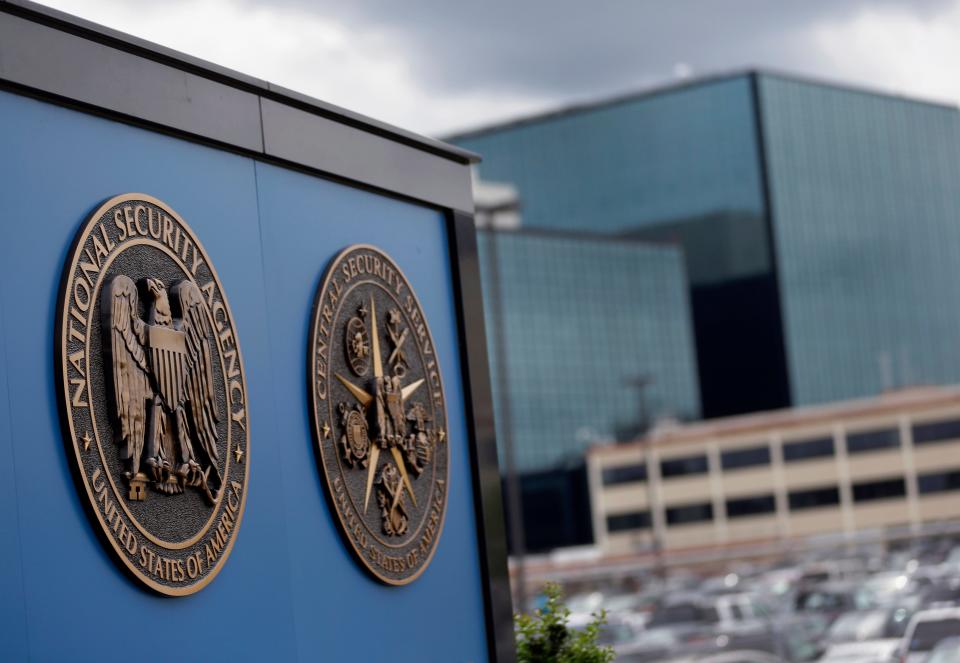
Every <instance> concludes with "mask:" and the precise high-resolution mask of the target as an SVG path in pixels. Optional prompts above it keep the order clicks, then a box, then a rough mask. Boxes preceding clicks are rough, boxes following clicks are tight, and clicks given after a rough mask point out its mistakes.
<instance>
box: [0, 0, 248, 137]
mask: <svg viewBox="0 0 960 663" xmlns="http://www.w3.org/2000/svg"><path fill="white" fill-rule="evenodd" d="M0 78H2V79H5V80H7V81H10V82H12V83H18V84H20V85H23V86H26V87H29V88H33V89H36V90H40V91H42V92H48V93H51V94H55V95H57V96H60V97H65V98H67V99H69V100H71V101H76V102H80V103H84V104H90V105H93V106H97V107H102V108H105V109H108V110H111V111H113V112H117V113H122V114H124V115H129V116H131V117H134V118H137V119H140V120H144V121H147V122H151V123H155V124H159V125H161V126H164V127H169V128H171V129H176V130H179V131H185V132H187V133H190V134H194V135H198V136H203V137H205V138H208V139H211V140H215V141H218V142H221V143H227V144H229V145H233V146H236V147H241V148H244V149H248V150H256V151H260V150H262V148H263V143H262V136H261V134H260V117H259V112H260V109H259V104H258V99H257V96H256V95H254V94H250V93H249V92H244V91H241V90H238V89H236V88H233V87H228V86H226V85H223V84H221V83H217V82H214V81H211V80H209V79H207V78H202V77H200V76H197V75H194V74H190V73H187V72H184V71H180V70H177V69H174V68H172V67H168V66H165V65H163V64H160V63H157V62H154V61H152V60H148V59H146V58H141V57H137V56H135V55H131V54H129V53H124V52H122V51H118V50H116V49H114V48H110V47H109V46H104V45H102V44H97V43H95V42H92V41H89V40H87V39H83V38H81V37H77V36H74V35H71V34H66V33H64V32H60V31H58V30H55V29H54V28H50V27H47V26H44V25H40V24H38V23H34V22H32V21H29V20H26V19H23V18H20V17H17V16H12V15H10V14H4V13H0Z"/></svg>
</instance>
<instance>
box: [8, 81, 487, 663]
mask: <svg viewBox="0 0 960 663" xmlns="http://www.w3.org/2000/svg"><path fill="white" fill-rule="evenodd" d="M0 118H2V119H3V123H2V129H0V154H2V155H3V159H0V219H2V220H3V228H4V234H5V236H4V241H3V242H2V243H0V257H2V264H3V266H4V278H3V279H2V280H0V315H2V318H0V334H2V342H3V346H2V354H0V531H2V532H3V545H2V546H0V618H2V619H3V623H4V629H3V638H0V659H3V660H21V659H25V658H28V657H29V658H31V659H34V660H116V661H131V660H135V661H151V660H161V659H162V660H169V659H171V658H180V659H182V660H203V659H205V660H227V659H235V660H252V659H269V660H297V659H302V660H306V659H309V660H320V661H345V660H353V661H380V660H391V661H404V660H417V661H431V660H433V661H480V660H485V659H486V658H487V650H486V638H485V632H484V628H485V627H484V607H483V593H482V579H481V577H480V566H481V565H480V561H479V559H478V555H479V553H478V541H477V534H476V532H477V528H476V523H475V519H474V518H475V517H474V508H473V501H472V494H473V493H472V491H473V486H472V483H471V481H472V479H471V472H470V464H469V448H468V446H467V445H468V442H467V440H468V436H467V427H466V419H465V403H464V393H463V381H462V376H461V366H460V363H459V361H460V358H459V352H458V345H457V343H458V341H457V339H458V330H457V322H456V314H455V310H456V309H455V301H454V291H453V285H452V283H453V279H452V274H451V263H450V255H449V249H448V238H447V226H446V222H445V219H444V217H443V215H442V214H441V213H439V212H436V211H434V210H431V209H428V208H425V207H420V206H417V205H413V204H410V203H406V202H400V201H398V200H394V199H390V198H386V197H384V196H380V195H377V194H374V193H370V192H367V191H361V190H358V189H353V188H351V187H349V186H346V185H343V184H339V183H334V182H331V181H327V180H323V179H320V178H317V177H313V176H310V175H306V174H301V173H298V172H293V171H289V170H285V169H283V168H280V167H278V166H274V165H268V164H265V163H262V162H258V161H256V160H255V159H252V158H249V157H244V156H238V155H235V154H230V153H227V152H224V151H220V150H217V149H214V148H210V147H204V146H200V145H197V144H194V143H190V142H186V141H184V140H180V139H177V138H173V137H169V136H166V135H161V134H158V133H153V132H150V131H147V130H144V129H140V128H135V127H132V126H128V125H125V124H120V123H117V122H113V121H110V120H107V119H102V118H98V117H94V116H90V115H86V114H83V113H80V112H77V111H73V110H68V109H65V108H61V107H58V106H53V105H51V104H48V103H45V102H42V101H37V100H34V99H30V98H26V97H21V96H17V95H15V94H12V93H7V92H0ZM126 192H143V193H146V194H149V195H151V196H154V197H156V198H159V199H161V200H163V201H165V202H166V203H168V204H169V205H170V206H171V207H172V208H173V209H174V210H176V211H177V212H178V213H179V214H180V215H181V216H182V217H183V218H184V219H185V220H186V221H187V222H188V223H189V224H190V226H191V227H192V228H193V230H194V231H195V233H196V234H197V236H198V237H199V239H200V241H201V242H202V243H203V244H204V247H205V248H206V251H207V253H208V254H209V256H210V259H211V260H212V262H213V263H214V264H215V265H216V269H217V272H218V273H219V276H220V280H221V281H222V283H223V287H224V290H225V293H226V295H227V296H228V297H229V301H230V305H231V308H232V310H233V313H234V316H235V325H236V329H237V333H238V336H239V346H240V349H241V351H242V354H243V359H244V364H245V368H246V373H247V386H248V391H249V393H248V397H249V403H248V406H249V410H248V412H249V424H250V427H251V428H250V449H249V455H248V461H249V463H250V482H249V494H248V496H247V505H246V512H245V514H244V518H243V522H242V525H241V528H240V531H239V532H238V538H237V542H236V545H235V546H234V548H233V551H232V553H231V556H230V559H229V560H228V561H227V563H226V565H225V567H224V569H223V571H222V572H221V573H220V575H219V576H218V577H217V578H216V579H215V580H214V581H213V582H212V583H211V584H210V585H208V586H207V587H205V588H204V589H203V590H202V591H200V592H198V593H196V594H194V595H191V596H188V597H184V598H176V599H171V598H164V597H160V596H157V595H154V594H151V593H149V592H148V591H145V590H144V589H142V588H141V587H140V586H139V585H138V584H137V583H136V582H134V581H133V580H131V579H130V578H128V577H126V576H125V574H124V572H123V571H122V570H121V568H120V567H119V566H118V565H117V564H116V563H115V562H114V559H113V558H112V556H111V554H110V552H109V550H108V549H107V548H106V547H105V546H104V545H102V543H101V541H100V540H99V539H98V536H97V532H96V530H97V528H96V527H95V525H94V523H92V522H90V520H89V518H88V514H87V512H86V510H85V507H84V501H83V500H82V499H81V496H80V494H79V493H78V491H77V486H76V485H75V482H74V478H73V476H72V473H71V464H70V462H69V458H68V455H67V452H68V450H67V448H66V447H65V444H64V441H63V437H62V431H61V425H60V420H59V414H58V408H57V396H56V392H57V386H56V371H55V367H54V344H55V335H56V334H55V328H56V325H55V321H56V316H57V306H58V289H59V286H60V278H61V272H62V269H63V264H64V260H65V258H66V256H67V254H68V251H69V248H70V243H71V242H72V240H73V237H74V234H75V233H76V230H77V228H78V227H79V226H80V224H81V223H82V222H83V221H84V219H85V218H86V216H87V215H88V214H89V213H90V212H91V211H92V210H94V209H95V208H96V207H97V206H98V205H99V204H100V203H101V202H102V201H104V200H106V199H107V198H110V197H112V196H114V195H116V194H120V193H126ZM354 243H369V244H374V245H377V246H379V247H381V248H382V249H383V250H384V251H386V252H388V253H389V254H390V255H391V256H392V257H393V258H394V259H395V260H396V261H397V263H398V264H399V265H400V267H401V268H402V269H403V270H404V272H405V273H406V276H407V278H408V280H409V281H410V283H411V285H412V286H413V288H415V290H416V292H417V294H418V296H419V298H420V301H421V304H422V307H423V311H424V314H425V316H426V317H427V319H428V320H429V323H430V327H431V330H432V332H433V335H434V340H435V343H436V350H437V354H438V356H439V358H440V361H441V368H442V372H443V377H444V386H445V389H446V394H445V396H446V400H447V404H448V423H449V427H450V431H449V444H450V488H449V497H448V500H449V501H448V505H447V515H446V522H445V525H444V530H443V534H442V537H441V539H440V541H439V544H438V547H437V552H436V556H435V557H434V559H433V562H432V563H431V565H430V566H429V568H427V569H426V571H425V572H424V573H423V575H422V576H421V577H420V578H419V579H418V580H417V581H415V582H413V583H412V584H410V585H408V586H404V587H399V588H398V587H388V586H385V585H382V584H379V583H377V582H376V581H374V580H373V579H371V578H370V577H369V576H368V575H366V574H365V573H364V572H363V570H362V569H361V567H360V566H359V565H358V564H356V563H355V561H354V560H353V559H351V556H350V555H351V553H350V552H349V551H348V548H347V546H346V545H345V543H344V541H343V540H342V538H341V536H340V533H339V532H338V530H337V527H336V525H335V522H334V515H333V513H332V512H331V509H330V507H329V505H328V503H327V501H326V496H325V494H324V487H323V483H322V477H321V476H320V474H319V472H318V467H317V462H316V454H315V450H314V441H313V439H312V436H311V428H310V417H309V411H308V403H307V362H306V356H307V348H308V338H307V337H308V329H309V324H310V314H311V306H312V303H313V297H314V293H315V291H316V288H317V285H318V283H319V281H320V279H321V277H322V274H323V270H324V268H325V267H326V264H327V262H328V261H329V260H330V259H331V258H332V257H333V256H334V255H335V254H336V253H337V252H338V251H339V250H340V249H342V248H343V247H345V246H347V245H349V244H354Z"/></svg>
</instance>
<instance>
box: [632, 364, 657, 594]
mask: <svg viewBox="0 0 960 663" xmlns="http://www.w3.org/2000/svg"><path fill="white" fill-rule="evenodd" d="M624 384H625V385H626V386H628V387H632V388H634V389H636V390H637V424H636V428H635V431H636V433H635V437H636V439H638V440H639V441H640V444H641V445H642V446H643V463H644V465H645V466H646V469H647V472H646V474H647V477H646V482H645V483H646V486H647V515H648V520H649V522H650V541H651V547H652V548H653V567H654V575H656V576H657V577H658V578H659V579H660V580H663V578H664V576H665V572H664V564H663V542H662V541H661V540H660V530H659V528H658V527H657V524H656V516H655V515H654V512H655V511H658V510H659V509H660V504H659V499H658V497H657V491H656V488H655V487H654V485H653V472H652V471H651V469H650V468H651V457H650V435H649V433H650V429H651V425H650V409H649V407H648V405H647V388H648V387H649V386H650V385H651V384H653V378H652V377H650V376H649V375H648V374H646V373H639V374H637V375H634V376H632V377H629V378H627V379H626V380H624Z"/></svg>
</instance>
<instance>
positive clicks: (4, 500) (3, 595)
mask: <svg viewBox="0 0 960 663" xmlns="http://www.w3.org/2000/svg"><path fill="white" fill-rule="evenodd" d="M0 172H2V171H0ZM0 301H2V297H0ZM3 311H4V307H3V306H0V541H3V542H4V545H3V546H0V569H4V572H3V573H0V620H2V621H3V624H4V627H3V637H2V638H0V660H4V661H21V660H26V658H27V619H26V614H25V613H26V603H25V600H24V595H23V579H22V573H23V566H22V564H21V562H20V551H21V542H20V528H19V522H18V517H17V510H18V508H17V507H18V505H17V477H16V459H15V457H14V453H13V439H12V437H13V436H12V433H11V423H10V408H9V405H10V400H9V394H8V391H7V390H8V388H9V384H8V381H9V376H10V373H9V372H8V371H7V366H6V363H7V362H6V345H5V344H4V343H3V342H2V341H3V338H4V333H3Z"/></svg>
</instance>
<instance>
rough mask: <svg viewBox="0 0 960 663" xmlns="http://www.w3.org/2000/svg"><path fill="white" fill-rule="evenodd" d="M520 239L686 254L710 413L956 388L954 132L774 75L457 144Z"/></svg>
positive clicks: (933, 117)
mask: <svg viewBox="0 0 960 663" xmlns="http://www.w3.org/2000/svg"><path fill="white" fill-rule="evenodd" d="M453 140H454V141H455V142H457V143H458V144H460V145H462V146H464V147H467V148H469V149H472V150H475V151H477V152H479V153H481V154H482V156H483V159H484V160H483V162H482V163H481V164H480V165H479V173H480V176H481V177H482V178H483V179H489V180H497V181H503V182H511V183H513V184H514V185H516V187H517V190H518V192H519V196H520V199H521V201H522V206H523V222H524V225H525V227H527V228H530V227H536V228H562V229H565V230H576V231H588V232H600V233H605V234H608V235H612V236H616V237H630V238H641V239H654V240H663V239H670V240H673V241H676V242H677V243H679V244H680V245H682V246H683V248H684V252H685V257H686V262H687V271H688V275H689V294H690V303H691V307H692V321H693V328H694V334H693V335H694V339H695V346H696V354H697V372H698V382H699V390H700V404H701V411H702V414H703V416H705V417H716V416H725V415H733V414H739V413H747V412H754V411H759V410H766V409H772V408H779V407H787V406H791V405H807V404H816V403H824V402H830V401H834V400H839V399H849V398H857V397H866V396H872V395H876V394H878V393H880V392H882V391H884V390H886V389H890V388H895V387H900V386H906V385H915V384H950V383H956V382H960V348H958V343H957V337H958V332H960V281H958V279H957V278H956V276H955V274H956V271H957V268H958V267H960V112H958V110H957V109H956V108H954V107H947V106H941V105H937V104H932V103H926V102H920V101H914V100H909V99H902V98H897V97H891V96H887V95H881V94H876V93H871V92H866V91H861V90H855V89H850V88H844V87H840V86H835V85H826V84H821V83H817V82H811V81H806V80H800V79H794V78H790V77H785V76H780V75H771V74H765V73H756V74H754V73H746V74H740V75H732V76H726V77H720V78H715V79H709V80H703V81H696V82H692V83H688V84H684V85H682V86H678V87H675V88H669V89H664V90H660V91H654V92H650V93H646V94H641V95H634V96H630V97H625V98H620V99H616V100H612V101H608V102H603V103H598V104H595V105H590V106H582V107H578V108H571V109H566V110H563V111H559V112H556V113H552V114H547V115H543V116H539V117H534V118H530V119H526V120H522V121H518V122H513V123H510V124H505V125H500V126H496V127H491V128H487V129H482V130H478V131H475V132H471V133H468V134H463V135H461V136H458V137H454V138H453Z"/></svg>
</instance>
